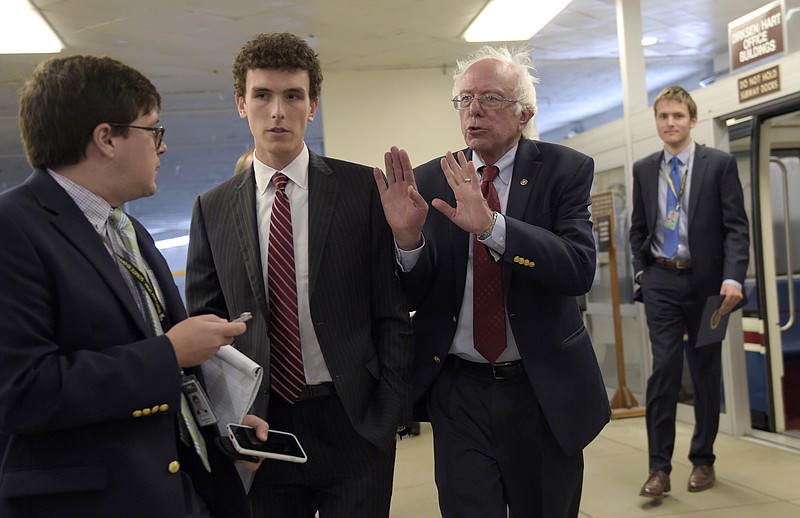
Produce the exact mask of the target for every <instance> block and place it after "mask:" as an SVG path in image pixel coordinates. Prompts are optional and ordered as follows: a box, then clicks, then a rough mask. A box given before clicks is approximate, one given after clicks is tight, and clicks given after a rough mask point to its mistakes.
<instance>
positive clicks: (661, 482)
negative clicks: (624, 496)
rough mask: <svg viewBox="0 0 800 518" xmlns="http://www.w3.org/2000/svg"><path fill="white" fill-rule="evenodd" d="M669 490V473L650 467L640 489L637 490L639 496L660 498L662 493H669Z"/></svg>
mask: <svg viewBox="0 0 800 518" xmlns="http://www.w3.org/2000/svg"><path fill="white" fill-rule="evenodd" d="M669 490H670V487H669V474H667V473H664V472H663V471H656V470H654V469H651V470H650V475H648V477H647V482H645V483H644V485H643V486H642V490H641V491H639V496H646V497H647V498H661V497H663V496H664V493H669Z"/></svg>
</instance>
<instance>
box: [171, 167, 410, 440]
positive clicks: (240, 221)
mask: <svg viewBox="0 0 800 518" xmlns="http://www.w3.org/2000/svg"><path fill="white" fill-rule="evenodd" d="M308 174H309V202H308V203H309V223H308V225H309V228H308V238H309V261H310V265H309V291H310V293H309V297H310V304H311V318H312V319H313V322H314V326H315V330H316V334H317V338H318V340H319V344H320V348H321V349H322V354H323V357H324V359H325V363H326V364H327V366H328V369H329V370H330V373H331V376H332V378H333V383H334V385H335V387H336V392H337V394H338V395H339V398H340V399H341V401H342V404H343V405H344V408H345V410H346V411H347V414H348V416H349V417H350V420H351V422H352V423H353V425H354V426H355V428H356V430H358V432H359V433H360V434H361V435H362V436H364V437H365V438H366V439H368V440H369V441H370V442H372V443H373V444H375V445H376V446H378V447H379V448H381V449H384V450H387V449H390V448H394V435H395V432H396V429H397V426H398V425H400V424H403V423H408V424H410V421H411V403H410V399H409V392H410V391H409V374H408V369H409V364H410V362H411V325H410V323H409V318H408V310H407V308H406V304H405V301H404V299H403V295H402V292H401V289H400V284H399V281H398V277H397V273H396V271H395V262H394V259H393V255H392V254H393V248H392V246H393V244H392V243H393V242H392V238H391V231H390V229H389V225H388V224H387V223H386V219H385V217H384V215H383V209H382V207H381V203H380V197H379V195H378V190H377V188H376V187H375V181H374V179H373V177H372V170H371V169H370V168H368V167H365V166H362V165H357V164H352V163H349V162H343V161H341V160H335V159H332V158H327V157H321V156H319V155H316V154H314V153H313V152H310V162H309V172H308ZM186 297H187V301H188V302H187V303H188V308H189V313H190V314H203V313H213V314H216V315H219V316H222V317H224V318H229V317H230V316H236V315H238V314H239V313H241V312H243V311H250V312H252V313H253V319H252V320H251V321H250V322H249V323H248V326H247V332H245V334H243V335H241V336H239V337H237V338H236V347H237V349H239V350H241V351H242V352H243V353H244V354H246V355H247V356H249V357H250V358H252V359H253V360H254V361H256V362H257V363H259V364H260V365H262V366H263V367H264V369H265V376H264V382H263V383H264V384H263V387H262V391H261V393H260V394H259V396H258V398H257V399H256V402H255V408H254V410H255V413H256V414H257V415H260V416H262V417H265V416H266V415H267V405H268V403H269V386H270V385H269V384H270V381H269V366H270V361H269V357H270V351H269V340H268V339H267V336H268V332H267V324H268V321H269V314H268V310H267V307H268V301H267V293H266V288H265V284H264V271H263V266H262V264H261V252H260V249H259V236H258V223H257V220H256V192H255V173H254V170H253V167H250V169H249V170H248V171H246V172H245V173H242V174H241V175H238V176H235V177H233V178H231V179H229V180H227V181H226V182H224V183H222V184H221V185H219V186H217V187H216V188H214V189H212V190H210V191H209V192H207V193H205V194H203V195H202V196H200V197H199V198H198V199H197V202H196V203H195V207H194V211H193V215H192V228H191V239H190V243H189V259H188V266H187V275H186Z"/></svg>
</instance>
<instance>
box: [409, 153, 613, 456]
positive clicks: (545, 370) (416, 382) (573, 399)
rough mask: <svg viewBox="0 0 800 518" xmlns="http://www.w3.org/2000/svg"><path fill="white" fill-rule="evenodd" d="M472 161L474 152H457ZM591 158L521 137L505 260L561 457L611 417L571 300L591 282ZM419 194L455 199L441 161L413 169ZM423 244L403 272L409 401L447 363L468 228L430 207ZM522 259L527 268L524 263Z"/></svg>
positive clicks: (511, 299)
mask: <svg viewBox="0 0 800 518" xmlns="http://www.w3.org/2000/svg"><path fill="white" fill-rule="evenodd" d="M464 152H465V153H466V155H467V157H468V158H469V159H471V158H472V152H471V150H469V149H466V150H464ZM593 173H594V164H593V161H592V159H591V158H589V157H588V156H586V155H583V154H581V153H578V152H577V151H574V150H572V149H569V148H566V147H564V146H559V145H555V144H548V143H544V142H534V141H532V140H527V139H521V140H520V142H519V147H518V149H517V154H516V157H515V159H514V176H513V178H512V180H511V186H510V189H511V191H510V193H509V198H508V205H507V210H506V214H505V217H506V225H507V226H506V231H507V234H506V251H505V253H504V254H503V257H502V264H503V283H504V287H505V296H506V311H507V313H508V316H509V320H510V322H511V330H512V331H513V333H514V338H515V339H516V342H517V345H518V347H519V351H520V354H521V356H522V361H523V362H524V365H525V369H526V371H527V373H528V378H529V380H530V382H531V385H532V386H533V390H534V391H535V393H536V397H537V399H538V402H539V404H540V405H541V407H542V411H543V412H544V415H545V417H546V418H547V422H548V424H549V425H550V427H551V429H552V430H553V433H554V434H555V437H556V439H557V440H558V443H559V444H560V445H561V447H562V448H563V450H564V451H565V452H566V453H567V454H568V455H573V454H575V453H577V452H579V451H580V450H581V449H582V448H583V447H584V446H586V445H587V444H588V443H589V442H590V441H591V440H592V439H593V438H594V437H595V436H596V435H597V434H598V433H599V432H600V430H601V429H602V428H603V426H604V425H605V423H607V422H608V420H609V416H610V409H609V405H608V398H607V395H606V389H605V386H604V383H603V378H602V375H601V373H600V368H599V366H598V364H597V358H596V357H595V354H594V350H593V348H592V344H591V341H590V338H589V333H588V331H587V330H586V328H585V327H584V324H583V319H582V316H581V312H580V310H579V308H578V305H577V302H576V297H577V296H578V295H583V294H585V293H586V292H587V291H588V290H589V288H590V287H591V285H592V280H593V278H594V272H595V261H596V256H595V245H594V239H593V237H592V224H591V221H590V220H589V210H588V206H589V202H590V197H589V191H590V188H591V185H592V179H593ZM415 174H416V178H417V184H418V187H419V191H420V193H421V194H422V196H423V197H424V198H425V200H426V201H428V202H430V201H431V200H432V199H433V198H441V199H443V200H445V201H447V202H448V203H450V204H451V205H453V206H454V205H455V199H454V195H453V192H452V190H451V189H450V188H449V186H448V185H447V182H446V180H445V177H444V175H443V174H442V170H441V167H440V159H436V160H432V161H430V162H428V163H427V164H425V165H422V166H420V167H419V168H416V169H415ZM424 234H425V239H426V245H425V247H424V249H423V254H422V256H421V257H420V259H419V261H418V263H417V264H416V266H415V267H414V268H413V269H412V270H411V271H410V272H408V273H404V274H403V275H402V280H403V286H404V289H405V292H406V294H407V296H408V298H409V302H410V304H411V306H412V309H414V310H416V313H415V314H414V320H413V324H414V337H415V339H414V341H415V357H414V368H413V370H412V374H413V388H414V399H415V400H419V401H420V403H423V404H419V405H417V406H416V409H417V410H418V412H419V413H418V417H419V418H420V419H425V416H424V412H423V409H424V401H425V397H424V395H425V393H426V392H427V391H428V389H429V388H430V386H431V384H432V383H433V381H434V379H435V378H436V376H437V374H438V373H439V371H440V370H441V368H442V367H443V365H444V359H445V357H446V355H447V352H448V349H449V348H450V345H451V344H452V341H453V336H454V335H455V332H456V325H457V319H458V315H459V310H460V308H461V302H462V299H463V296H464V283H465V279H466V269H467V258H468V253H469V249H470V234H469V233H468V232H465V231H464V230H462V229H460V228H459V227H457V226H456V225H454V224H453V223H451V222H450V220H449V219H447V218H446V217H445V216H444V215H442V214H441V213H440V212H439V211H437V210H433V209H432V210H431V211H430V212H429V213H428V218H427V221H426V223H425V227H424ZM526 259H527V260H528V265H527V266H526V265H525V264H524V261H525V260H526Z"/></svg>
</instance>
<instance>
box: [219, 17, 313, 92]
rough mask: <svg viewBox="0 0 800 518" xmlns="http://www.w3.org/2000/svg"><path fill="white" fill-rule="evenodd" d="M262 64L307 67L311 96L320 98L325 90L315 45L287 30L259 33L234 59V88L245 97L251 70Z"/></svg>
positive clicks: (263, 65) (274, 67) (269, 66)
mask: <svg viewBox="0 0 800 518" xmlns="http://www.w3.org/2000/svg"><path fill="white" fill-rule="evenodd" d="M259 68H266V69H270V68H271V69H278V70H286V71H293V70H305V71H307V72H308V78H309V82H310V91H309V96H310V97H311V99H319V96H320V93H321V92H322V66H321V65H320V63H319V58H318V56H317V53H316V52H314V49H312V48H311V46H310V45H309V44H308V42H306V41H305V40H303V39H302V38H299V37H297V36H295V35H294V34H290V33H288V32H273V33H269V34H259V35H258V36H256V37H254V38H253V39H251V40H250V41H248V42H247V43H245V44H244V46H242V48H241V49H240V50H239V54H238V55H237V56H236V59H235V60H234V62H233V89H234V92H235V93H236V95H238V96H240V97H244V95H245V88H246V86H245V81H246V79H247V71H248V70H256V69H259Z"/></svg>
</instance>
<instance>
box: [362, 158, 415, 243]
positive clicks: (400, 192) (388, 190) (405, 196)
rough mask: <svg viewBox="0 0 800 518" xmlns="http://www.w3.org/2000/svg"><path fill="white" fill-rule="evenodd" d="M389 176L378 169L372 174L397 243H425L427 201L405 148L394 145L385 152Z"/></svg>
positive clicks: (384, 159) (385, 162)
mask: <svg viewBox="0 0 800 518" xmlns="http://www.w3.org/2000/svg"><path fill="white" fill-rule="evenodd" d="M383 161H384V164H385V166H386V175H385V176H384V174H383V172H382V171H381V170H380V169H379V168H377V167H376V168H375V169H374V171H373V174H374V176H375V183H376V184H377V186H378V191H379V192H380V195H381V204H382V205H383V212H384V214H385V215H386V221H387V222H388V223H389V226H390V227H391V228H392V233H393V234H394V239H395V242H396V243H397V246H398V247H400V249H402V250H413V249H414V248H417V247H419V246H420V245H421V244H422V226H423V225H424V224H425V218H427V217H428V204H427V203H426V202H425V200H424V199H423V198H422V196H421V195H420V193H419V191H417V182H416V180H415V179H414V170H413V169H412V168H411V160H410V159H409V158H408V153H406V151H405V150H404V149H398V148H396V147H394V146H392V148H391V149H390V150H389V151H388V152H387V153H385V154H384V155H383Z"/></svg>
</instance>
